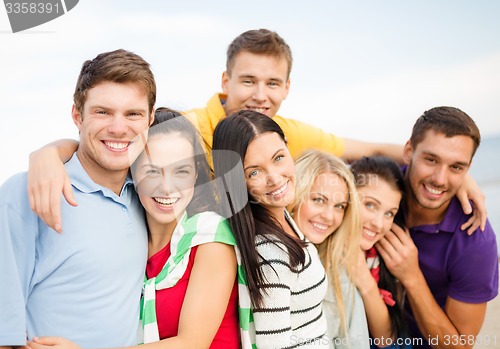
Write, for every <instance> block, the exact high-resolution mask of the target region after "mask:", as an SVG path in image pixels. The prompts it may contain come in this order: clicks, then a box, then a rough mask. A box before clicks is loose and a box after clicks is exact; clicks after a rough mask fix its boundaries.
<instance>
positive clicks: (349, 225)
mask: <svg viewBox="0 0 500 349" xmlns="http://www.w3.org/2000/svg"><path fill="white" fill-rule="evenodd" d="M295 166H296V178H297V184H296V195H295V200H294V202H293V203H292V204H291V205H290V206H289V211H290V212H291V213H292V215H293V218H294V219H295V221H296V222H297V225H298V226H299V228H300V230H301V231H302V232H303V233H304V235H305V236H306V237H307V239H308V240H310V241H311V242H313V243H314V244H315V245H316V247H317V248H318V251H319V255H320V258H321V261H322V263H323V265H324V267H325V270H326V271H327V274H328V280H329V283H328V292H327V295H326V297H325V299H324V301H323V311H324V313H325V315H326V318H327V322H328V331H327V334H328V337H329V338H330V347H331V348H343V347H350V348H368V347H369V340H368V338H369V335H368V327H367V323H366V316H365V309H364V306H363V300H362V298H361V296H360V294H359V293H358V291H357V290H356V287H355V286H354V282H353V281H354V280H355V268H356V265H357V258H358V257H357V256H358V253H359V244H360V231H361V226H362V225H361V215H360V204H359V199H358V195H357V193H356V187H355V185H354V178H353V176H352V173H351V171H350V170H349V169H348V168H347V166H346V164H345V163H344V162H343V161H342V160H340V159H338V158H337V157H335V156H333V155H330V154H327V153H324V152H321V151H309V152H306V153H304V154H303V155H302V156H300V157H299V158H298V159H297V160H296V162H295Z"/></svg>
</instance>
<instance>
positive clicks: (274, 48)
mask: <svg viewBox="0 0 500 349" xmlns="http://www.w3.org/2000/svg"><path fill="white" fill-rule="evenodd" d="M243 51H246V52H250V53H255V54H260V55H267V56H273V57H275V58H277V59H280V58H285V59H286V62H287V63H288V71H287V75H286V77H287V79H288V78H289V77H290V72H291V71H292V63H293V59H292V51H291V49H290V46H288V44H287V43H286V42H285V40H283V38H282V37H281V36H279V35H278V33H276V32H273V31H271V30H268V29H258V30H257V29H255V30H248V31H246V32H244V33H242V34H240V35H239V36H238V37H236V38H235V39H234V40H233V42H231V44H230V45H229V47H228V48H227V60H226V71H227V73H228V74H229V76H231V69H232V68H233V67H234V61H235V59H236V56H237V55H238V54H239V53H240V52H243Z"/></svg>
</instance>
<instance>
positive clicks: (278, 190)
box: [267, 182, 288, 196]
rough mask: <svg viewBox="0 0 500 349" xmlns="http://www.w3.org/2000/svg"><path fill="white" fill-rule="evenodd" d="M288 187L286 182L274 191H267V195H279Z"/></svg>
mask: <svg viewBox="0 0 500 349" xmlns="http://www.w3.org/2000/svg"><path fill="white" fill-rule="evenodd" d="M286 188H288V182H286V183H285V184H283V186H282V187H281V188H279V189H277V190H275V191H270V192H268V193H267V195H270V196H276V195H279V194H281V193H283V192H284V191H285V189H286Z"/></svg>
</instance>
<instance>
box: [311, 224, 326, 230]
mask: <svg viewBox="0 0 500 349" xmlns="http://www.w3.org/2000/svg"><path fill="white" fill-rule="evenodd" d="M311 224H312V226H313V227H314V228H316V229H318V230H321V231H326V229H327V228H328V226H327V225H325V224H321V223H315V222H314V223H311Z"/></svg>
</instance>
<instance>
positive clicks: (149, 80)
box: [73, 49, 156, 114]
mask: <svg viewBox="0 0 500 349" xmlns="http://www.w3.org/2000/svg"><path fill="white" fill-rule="evenodd" d="M104 81H111V82H116V83H127V82H131V83H137V84H139V85H140V86H141V87H142V88H143V89H144V92H145V93H146V95H147V96H148V104H149V110H148V114H149V113H151V112H152V111H153V108H154V104H155V102H156V83H155V78H154V75H153V72H152V71H151V68H150V66H149V63H148V62H146V61H145V60H144V59H142V58H141V57H140V56H139V55H137V54H135V53H133V52H130V51H126V50H123V49H120V50H115V51H111V52H104V53H101V54H99V55H97V56H96V57H95V58H94V59H92V60H87V61H85V62H84V63H83V65H82V69H81V71H80V75H79V76H78V80H77V82H76V87H75V92H74V94H73V102H74V103H75V107H76V109H77V110H78V111H79V112H80V113H82V112H83V106H84V104H85V102H86V100H87V93H88V90H90V89H91V88H93V87H94V86H96V85H98V84H99V83H101V82H104Z"/></svg>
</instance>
